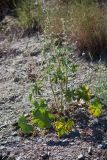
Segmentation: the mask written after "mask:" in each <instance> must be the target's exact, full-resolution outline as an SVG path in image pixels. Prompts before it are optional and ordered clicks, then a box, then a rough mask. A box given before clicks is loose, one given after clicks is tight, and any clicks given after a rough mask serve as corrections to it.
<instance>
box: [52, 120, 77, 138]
mask: <svg viewBox="0 0 107 160" xmlns="http://www.w3.org/2000/svg"><path fill="white" fill-rule="evenodd" d="M73 126H74V121H73V120H68V121H67V122H65V120H64V118H63V119H62V118H61V119H60V120H58V121H56V122H55V130H56V132H57V134H58V136H59V137H61V136H63V135H65V134H68V133H69V132H70V131H71V130H72V128H73Z"/></svg>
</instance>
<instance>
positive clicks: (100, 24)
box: [46, 0, 107, 58]
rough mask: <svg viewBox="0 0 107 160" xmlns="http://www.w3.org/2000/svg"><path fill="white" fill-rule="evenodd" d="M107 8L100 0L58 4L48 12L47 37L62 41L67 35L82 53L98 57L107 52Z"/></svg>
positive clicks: (60, 2)
mask: <svg viewBox="0 0 107 160" xmlns="http://www.w3.org/2000/svg"><path fill="white" fill-rule="evenodd" d="M65 2H66V3H65ZM106 9H107V7H106V6H105V7H101V6H100V4H99V3H97V1H96V0H95V1H89V0H83V1H81V0H75V1H72V0H69V1H57V3H56V6H54V5H53V8H52V9H50V10H48V20H49V23H48V24H47V23H46V26H47V34H48V35H49V34H51V35H52V36H53V37H58V38H59V39H60V40H61V39H63V37H64V36H65V34H63V33H65V32H66V37H67V39H66V40H68V41H69V40H71V41H73V42H77V43H76V46H77V48H78V49H79V50H80V51H81V52H85V53H87V54H88V55H91V58H95V57H97V56H98V55H101V54H102V53H104V52H105V50H106V49H107V47H106V46H107V12H106ZM46 22H47V21H46ZM63 26H64V27H63ZM89 53H90V54H89Z"/></svg>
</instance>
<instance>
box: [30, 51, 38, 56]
mask: <svg viewBox="0 0 107 160" xmlns="http://www.w3.org/2000/svg"><path fill="white" fill-rule="evenodd" d="M38 54H40V50H37V51H34V52H31V53H30V56H37V55H38Z"/></svg>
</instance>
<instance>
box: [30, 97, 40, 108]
mask: <svg viewBox="0 0 107 160" xmlns="http://www.w3.org/2000/svg"><path fill="white" fill-rule="evenodd" d="M31 103H32V105H33V106H35V107H38V106H39V103H38V102H37V101H36V99H34V100H32V101H31Z"/></svg>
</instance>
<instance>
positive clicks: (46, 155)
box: [41, 153, 49, 160]
mask: <svg viewBox="0 0 107 160" xmlns="http://www.w3.org/2000/svg"><path fill="white" fill-rule="evenodd" d="M41 157H42V160H48V159H49V153H46V154H43V155H41Z"/></svg>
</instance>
